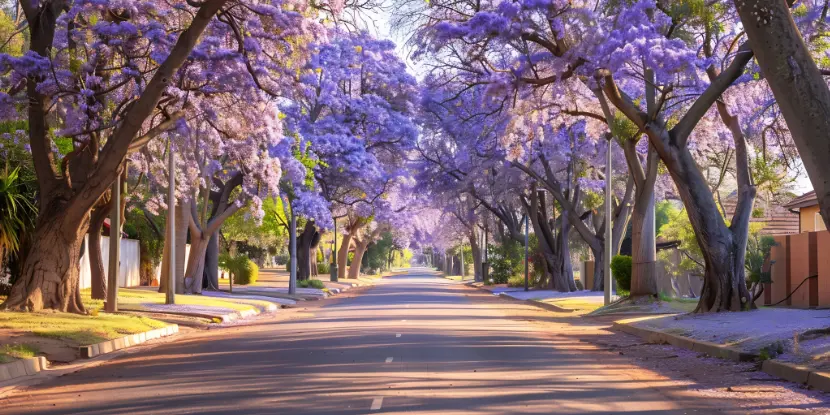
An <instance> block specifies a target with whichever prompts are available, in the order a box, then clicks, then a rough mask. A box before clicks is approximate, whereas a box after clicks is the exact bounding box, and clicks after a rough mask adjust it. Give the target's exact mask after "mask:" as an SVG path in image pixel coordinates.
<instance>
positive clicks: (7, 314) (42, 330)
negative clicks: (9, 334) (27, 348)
mask: <svg viewBox="0 0 830 415" xmlns="http://www.w3.org/2000/svg"><path fill="white" fill-rule="evenodd" d="M166 325H167V323H164V322H161V321H158V320H153V319H151V318H147V317H142V316H134V315H125V314H103V313H102V314H99V315H98V316H92V315H80V314H69V313H58V312H54V311H41V312H36V313H20V312H11V311H3V312H0V329H6V330H12V331H17V332H29V333H32V334H34V335H36V336H41V337H49V338H54V339H65V340H69V341H71V342H73V343H77V345H79V346H84V345H89V344H95V343H99V342H102V341H104V340H110V339H115V338H118V337H123V336H125V335H128V334H135V333H141V332H145V331H149V330H152V329H157V328H161V327H164V326H166Z"/></svg>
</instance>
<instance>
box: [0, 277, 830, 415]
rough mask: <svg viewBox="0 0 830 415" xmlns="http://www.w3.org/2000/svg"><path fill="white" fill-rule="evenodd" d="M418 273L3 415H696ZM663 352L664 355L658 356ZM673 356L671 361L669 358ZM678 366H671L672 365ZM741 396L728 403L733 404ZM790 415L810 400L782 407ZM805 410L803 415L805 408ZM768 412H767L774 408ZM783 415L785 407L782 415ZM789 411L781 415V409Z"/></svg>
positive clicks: (609, 361)
mask: <svg viewBox="0 0 830 415" xmlns="http://www.w3.org/2000/svg"><path fill="white" fill-rule="evenodd" d="M527 308H529V307H527V306H526V305H522V304H517V303H513V302H508V301H505V300H502V299H498V298H493V297H492V296H491V295H489V294H487V293H483V292H482V291H478V290H475V289H472V288H468V287H465V286H463V285H460V284H458V283H455V282H452V281H449V280H445V279H442V278H437V277H436V276H434V275H432V274H431V273H429V272H427V271H426V270H418V269H414V270H412V271H410V272H409V273H408V274H405V275H399V276H394V277H390V278H385V279H383V280H380V281H379V283H378V284H377V285H376V286H374V287H371V288H369V289H366V290H364V291H363V292H361V293H360V295H355V296H352V297H348V298H342V299H334V300H327V301H323V302H320V304H319V305H314V306H311V307H309V308H308V309H306V310H298V311H297V312H298V313H299V314H297V315H296V316H295V317H296V318H293V319H282V320H273V319H272V320H265V319H263V320H261V321H257V322H256V323H254V324H252V325H249V326H239V327H232V328H227V329H220V330H210V331H207V332H200V333H196V334H194V335H190V336H186V337H185V338H183V339H181V340H179V341H176V342H171V343H167V344H163V345H159V346H158V347H155V348H152V349H149V350H144V351H139V352H134V353H130V354H126V355H124V356H121V357H119V358H117V359H114V360H113V361H111V362H107V363H106V364H104V365H101V366H98V367H93V368H89V369H86V370H83V371H81V372H77V373H74V374H70V375H66V376H62V377H59V378H55V379H51V380H49V381H47V382H45V383H43V384H41V385H39V386H35V387H32V388H31V389H29V390H26V391H24V392H22V393H18V394H16V395H13V396H12V397H11V398H9V399H6V400H4V401H0V413H2V414H68V413H77V414H235V415H238V414H320V415H334V414H371V413H413V414H442V415H443V414H583V413H586V414H587V413H591V414H606V413H607V414H612V413H613V414H618V413H626V414H694V413H700V414H709V413H716V412H718V413H720V412H725V413H760V412H761V410H762V409H763V410H766V409H768V408H761V407H760V406H758V405H756V406H754V407H751V409H749V410H746V409H744V410H733V409H732V406H731V404H732V403H734V402H735V401H736V400H737V399H736V398H731V397H729V396H725V397H723V396H721V395H717V394H715V395H711V394H710V395H705V394H701V393H699V392H695V391H694V390H692V389H693V388H690V387H688V383H685V384H684V383H678V382H677V381H674V380H672V379H667V378H666V377H665V376H662V375H660V374H658V373H655V372H653V371H651V370H649V369H648V368H644V367H641V366H638V365H637V364H636V362H633V361H632V359H631V358H630V357H628V356H624V355H623V353H621V352H618V351H612V350H608V349H607V348H602V347H597V346H595V345H592V344H590V343H586V342H584V341H578V340H577V339H575V338H572V337H571V336H569V335H568V334H567V333H566V332H564V331H557V329H556V327H564V326H561V325H560V326H556V325H551V324H554V323H550V324H540V323H539V321H538V320H539V319H544V317H538V316H544V315H546V314H544V313H546V312H541V313H538V312H537V311H533V313H537V314H534V315H535V316H537V317H536V318H527V315H526V313H529V311H527ZM669 357H671V356H669ZM674 357H676V356H674ZM675 360H677V359H675ZM738 399H740V398H738ZM795 408H796V409H799V410H803V411H806V412H803V413H816V412H810V408H812V406H811V404H805V405H802V406H800V407H799V406H798V405H795ZM812 409H815V408H812ZM774 413H777V412H774ZM782 413H784V412H782ZM786 413H789V412H786Z"/></svg>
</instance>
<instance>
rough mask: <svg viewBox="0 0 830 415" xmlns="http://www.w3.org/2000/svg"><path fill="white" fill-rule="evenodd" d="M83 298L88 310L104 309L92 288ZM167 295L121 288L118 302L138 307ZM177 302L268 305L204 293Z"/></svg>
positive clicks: (178, 298) (242, 307)
mask: <svg viewBox="0 0 830 415" xmlns="http://www.w3.org/2000/svg"><path fill="white" fill-rule="evenodd" d="M81 299H82V301H83V302H84V305H85V306H86V307H87V310H88V311H91V310H100V309H103V307H104V303H103V301H100V300H93V299H91V298H90V290H82V291H81ZM164 301H165V295H164V294H163V293H159V292H156V291H154V290H143V289H131V288H119V289H118V304H120V305H124V306H132V307H131V308H133V307H138V306H139V305H141V304H164ZM176 304H184V305H201V306H208V307H221V308H228V309H231V310H235V311H246V310H250V309H252V308H254V304H256V305H259V306H264V307H268V305H269V304H270V303H269V302H267V301H260V300H247V299H246V300H244V303H238V302H234V301H228V300H226V299H222V298H216V297H207V296H203V295H176Z"/></svg>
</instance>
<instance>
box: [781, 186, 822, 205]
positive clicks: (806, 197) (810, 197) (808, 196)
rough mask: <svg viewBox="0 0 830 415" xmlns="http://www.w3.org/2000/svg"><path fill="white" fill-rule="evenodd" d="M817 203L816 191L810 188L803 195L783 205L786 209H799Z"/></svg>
mask: <svg viewBox="0 0 830 415" xmlns="http://www.w3.org/2000/svg"><path fill="white" fill-rule="evenodd" d="M816 205H818V198H817V197H816V191H815V190H811V191H809V192H807V193H804V194H803V195H801V196H799V197H797V198H795V199H793V200H791V201H790V203H787V204H786V205H784V207H785V208H786V209H801V208H805V207H810V206H816Z"/></svg>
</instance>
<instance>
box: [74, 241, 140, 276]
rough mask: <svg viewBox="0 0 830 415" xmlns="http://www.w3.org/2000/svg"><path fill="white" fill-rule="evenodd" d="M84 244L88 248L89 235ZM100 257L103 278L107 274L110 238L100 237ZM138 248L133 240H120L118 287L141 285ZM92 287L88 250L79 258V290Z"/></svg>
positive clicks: (136, 242)
mask: <svg viewBox="0 0 830 415" xmlns="http://www.w3.org/2000/svg"><path fill="white" fill-rule="evenodd" d="M85 242H86V244H87V247H89V235H86V237H85ZM101 257H102V261H103V263H104V278H108V277H107V275H108V274H109V257H110V238H109V237H108V236H102V237H101ZM139 262H140V248H139V245H138V241H136V240H135V239H127V238H121V265H120V267H119V270H118V286H119V287H136V286H139V285H141V275H140V273H139ZM91 286H92V275H91V274H90V271H89V249H88V248H87V249H86V250H85V251H84V256H82V257H81V288H89V287H91Z"/></svg>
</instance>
